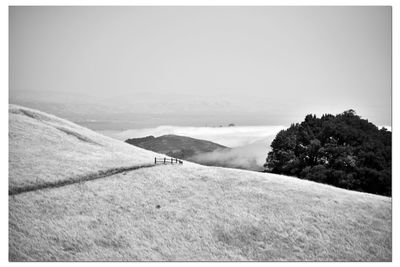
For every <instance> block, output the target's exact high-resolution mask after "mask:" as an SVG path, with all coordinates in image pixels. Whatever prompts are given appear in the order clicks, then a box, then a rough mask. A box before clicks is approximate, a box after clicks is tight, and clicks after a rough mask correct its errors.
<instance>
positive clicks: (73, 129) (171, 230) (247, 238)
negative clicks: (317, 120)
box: [9, 105, 392, 261]
mask: <svg viewBox="0 0 400 267" xmlns="http://www.w3.org/2000/svg"><path fill="white" fill-rule="evenodd" d="M9 116H10V118H9V125H10V126H9V127H10V128H9V129H10V130H9V146H10V156H9V169H10V171H9V191H12V190H11V189H16V188H19V189H21V188H24V187H26V186H32V185H37V184H46V183H49V182H52V183H57V182H58V183H62V182H63V181H67V180H71V179H72V181H73V183H71V184H69V185H62V186H58V187H56V186H55V187H47V188H45V189H36V190H32V191H29V192H22V193H21V192H17V191H15V193H12V194H10V195H9V258H10V261H151V260H163V261H165V260H167V261H168V260H180V261H193V260H203V261H210V260H216V261H221V260H225V261H226V260H239V261H241V260H245V261H260V260H262V261H391V258H392V246H391V244H392V230H391V229H392V219H391V204H392V199H391V198H390V197H384V196H378V195H373V194H367V193H361V192H355V191H349V190H345V189H340V188H335V187H332V186H328V185H324V184H318V183H315V182H311V181H305V180H300V179H297V178H293V177H287V176H283V175H276V174H268V173H257V172H251V171H244V170H235V169H226V168H220V167H206V166H201V165H197V164H195V163H190V162H185V163H184V164H183V165H173V166H170V165H158V166H154V167H148V168H140V167H143V166H150V165H151V163H152V161H153V158H154V156H155V155H158V154H156V153H154V152H151V151H147V150H144V149H141V148H138V147H135V146H131V145H129V144H126V143H124V142H122V141H118V140H114V139H111V138H107V137H105V136H102V135H100V134H97V133H95V132H93V131H91V130H89V129H86V128H83V127H80V126H78V125H76V124H73V123H71V122H68V121H65V120H63V119H60V118H57V117H54V116H52V115H49V114H46V113H43V112H39V111H36V110H32V109H27V108H24V107H20V106H14V105H10V107H9ZM158 156H160V155H158ZM121 167H124V168H125V167H126V169H127V170H126V171H123V172H118V173H116V174H114V175H104V176H102V177H101V178H100V176H99V178H98V179H93V180H90V181H85V180H84V178H85V177H88V176H90V175H93V173H98V172H99V171H102V172H103V173H105V174H107V171H109V170H110V169H111V170H113V169H118V168H121ZM130 167H132V168H133V167H137V168H139V169H136V170H132V171H130V170H129V168H130ZM111 174H112V173H111ZM79 179H81V181H80V180H79ZM79 181H80V182H79Z"/></svg>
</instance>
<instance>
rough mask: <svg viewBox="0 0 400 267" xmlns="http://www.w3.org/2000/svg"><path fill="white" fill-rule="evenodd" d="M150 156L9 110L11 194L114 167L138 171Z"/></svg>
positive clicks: (35, 114)
mask: <svg viewBox="0 0 400 267" xmlns="http://www.w3.org/2000/svg"><path fill="white" fill-rule="evenodd" d="M155 155H158V154H156V153H153V152H150V151H147V150H144V149H140V148H137V147H134V146H127V145H126V144H124V143H123V142H121V141H118V140H114V139H112V138H109V137H105V136H103V135H100V134H97V133H95V132H93V131H91V130H89V129H86V128H84V127H81V126H79V125H76V124H74V123H71V122H69V121H66V120H63V119H60V118H57V117H55V116H52V115H49V114H46V113H43V112H40V111H37V110H32V109H29V108H24V107H21V106H16V105H10V106H9V176H10V177H9V187H10V190H11V191H13V190H18V189H21V188H24V187H27V186H32V185H37V184H41V183H48V182H57V181H62V180H66V179H71V178H74V177H80V176H82V175H87V174H89V173H96V172H99V171H101V170H108V169H110V168H114V167H131V166H140V165H143V164H148V163H152V161H151V158H154V157H155Z"/></svg>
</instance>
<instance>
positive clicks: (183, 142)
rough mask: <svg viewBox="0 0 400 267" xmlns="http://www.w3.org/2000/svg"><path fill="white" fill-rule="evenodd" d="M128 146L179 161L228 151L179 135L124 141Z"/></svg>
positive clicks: (210, 143) (208, 142)
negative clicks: (219, 151)
mask: <svg viewBox="0 0 400 267" xmlns="http://www.w3.org/2000/svg"><path fill="white" fill-rule="evenodd" d="M125 142H126V143H128V144H131V145H134V146H137V147H141V148H144V149H147V150H151V151H154V152H157V153H161V154H165V155H168V156H171V157H174V158H179V159H190V158H192V157H193V156H195V155H199V154H202V153H209V152H214V151H216V150H224V149H229V148H227V147H226V146H223V145H220V144H216V143H213V142H210V141H207V140H201V139H195V138H191V137H187V136H180V135H172V134H171V135H163V136H159V137H154V136H146V137H143V138H132V139H127V140H126V141H125Z"/></svg>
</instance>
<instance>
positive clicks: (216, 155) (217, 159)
mask: <svg viewBox="0 0 400 267" xmlns="http://www.w3.org/2000/svg"><path fill="white" fill-rule="evenodd" d="M285 128H286V127H284V126H235V127H180V126H159V127H156V128H146V129H132V130H127V131H123V132H117V133H115V132H114V133H107V134H108V135H110V136H112V137H114V138H117V139H120V140H126V139H128V138H138V137H145V136H149V135H153V136H156V137H158V136H161V135H166V134H175V135H183V136H188V137H192V138H196V139H203V140H208V141H212V142H215V143H218V144H221V145H224V146H227V147H230V148H231V149H226V150H217V151H214V152H210V153H204V154H200V155H196V156H195V157H193V161H195V162H198V163H201V164H205V165H213V166H223V167H231V168H241V169H248V170H255V171H261V170H263V164H264V163H265V158H266V157H267V153H268V152H269V151H270V144H271V142H272V141H273V139H274V138H275V136H276V134H277V133H278V132H279V131H280V130H282V129H285Z"/></svg>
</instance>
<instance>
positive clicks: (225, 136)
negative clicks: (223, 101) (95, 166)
mask: <svg viewBox="0 0 400 267" xmlns="http://www.w3.org/2000/svg"><path fill="white" fill-rule="evenodd" d="M285 128H286V127H284V126H235V127H181V126H159V127H156V128H146V129H131V130H127V131H123V132H117V133H108V135H110V136H112V137H114V138H117V139H120V140H126V139H128V138H138V137H144V136H149V135H153V136H155V137H157V136H161V135H166V134H175V135H183V136H188V137H192V138H196V139H203V140H208V141H211V142H215V143H218V144H221V145H224V146H227V147H231V148H234V147H241V146H247V145H250V144H252V143H254V142H257V141H262V140H266V139H267V138H269V137H270V136H274V135H276V134H277V133H278V132H279V131H280V130H282V129H285Z"/></svg>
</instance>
